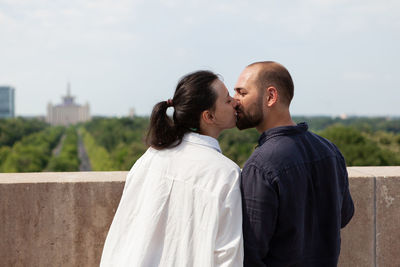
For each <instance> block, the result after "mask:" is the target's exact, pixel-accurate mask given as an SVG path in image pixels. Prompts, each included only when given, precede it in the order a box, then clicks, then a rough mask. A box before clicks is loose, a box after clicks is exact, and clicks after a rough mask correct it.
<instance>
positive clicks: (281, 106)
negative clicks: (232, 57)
mask: <svg viewBox="0 0 400 267" xmlns="http://www.w3.org/2000/svg"><path fill="white" fill-rule="evenodd" d="M293 88H294V86H293V81H292V78H291V76H290V74H289V72H288V71H287V70H286V69H285V67H283V66H282V65H280V64H278V63H275V62H270V61H268V62H257V63H253V64H251V65H249V66H248V67H246V68H245V69H244V71H243V72H242V73H241V74H240V77H239V79H238V81H237V84H236V86H235V91H236V93H235V99H236V100H237V101H238V103H239V104H238V107H237V123H236V125H237V127H238V128H239V129H246V128H251V127H255V128H256V129H257V130H258V132H260V133H261V136H260V138H259V141H258V147H257V148H256V149H255V151H254V152H253V154H252V155H251V156H250V158H249V159H248V161H247V162H246V164H245V166H244V168H243V171H242V181H241V189H242V198H243V235H244V250H245V252H244V266H251V267H256V266H268V267H273V266H307V267H310V266H324V267H326V266H336V265H337V262H338V257H339V253H340V229H341V228H342V227H344V226H345V225H346V224H347V223H348V222H349V221H350V219H351V218H352V216H353V213H354V205H353V201H352V198H351V196H350V192H349V184H348V177H347V171H346V165H345V160H344V158H343V156H342V155H341V153H340V151H339V150H338V148H337V147H336V146H335V145H334V144H332V143H331V142H329V141H328V140H326V139H324V138H322V137H320V136H318V135H316V134H314V133H311V132H309V131H308V126H307V124H306V123H300V124H297V125H296V124H295V123H294V122H293V121H292V119H291V116H290V112H289V106H290V102H291V100H292V98H293Z"/></svg>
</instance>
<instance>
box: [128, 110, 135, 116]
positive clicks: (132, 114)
mask: <svg viewBox="0 0 400 267" xmlns="http://www.w3.org/2000/svg"><path fill="white" fill-rule="evenodd" d="M128 117H129V118H131V119H133V118H134V117H135V109H134V108H130V109H129V115H128Z"/></svg>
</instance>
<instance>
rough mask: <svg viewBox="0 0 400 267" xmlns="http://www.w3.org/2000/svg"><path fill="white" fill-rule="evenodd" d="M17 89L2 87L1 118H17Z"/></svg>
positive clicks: (0, 97) (0, 91)
mask: <svg viewBox="0 0 400 267" xmlns="http://www.w3.org/2000/svg"><path fill="white" fill-rule="evenodd" d="M14 97H15V89H14V88H13V87H10V86H0V118H13V117H15V98H14Z"/></svg>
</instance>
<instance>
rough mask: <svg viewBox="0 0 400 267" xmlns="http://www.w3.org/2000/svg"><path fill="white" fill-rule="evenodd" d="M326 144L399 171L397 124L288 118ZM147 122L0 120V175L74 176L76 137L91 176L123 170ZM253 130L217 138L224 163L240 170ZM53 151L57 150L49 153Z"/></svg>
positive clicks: (350, 159) (140, 144)
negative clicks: (55, 124)
mask: <svg viewBox="0 0 400 267" xmlns="http://www.w3.org/2000/svg"><path fill="white" fill-rule="evenodd" d="M294 120H295V121H296V122H301V121H306V122H308V124H309V129H310V130H311V131H313V132H316V133H317V134H319V135H321V136H323V137H325V138H327V139H329V140H331V141H332V142H333V143H334V144H336V145H337V146H338V147H339V149H340V150H341V152H342V153H343V155H344V157H345V159H346V163H347V165H348V166H394V165H397V166H400V119H387V118H364V117H362V118H349V119H345V120H342V119H339V118H329V117H294ZM148 124H149V118H148V117H136V118H134V119H131V118H105V117H97V118H94V119H93V120H92V121H90V122H87V123H84V124H79V125H76V126H71V127H61V126H58V127H52V126H49V125H48V124H46V123H44V122H42V121H38V120H31V119H23V118H16V119H2V120H0V172H40V171H78V170H79V164H80V160H79V157H78V133H79V134H80V135H81V137H82V140H83V143H84V145H85V149H86V152H87V154H88V156H89V159H90V163H91V166H92V170H94V171H111V170H129V169H130V168H131V167H132V165H133V164H134V163H135V161H136V160H137V159H138V158H139V157H140V156H141V155H142V154H143V153H144V152H145V151H146V149H147V147H146V145H145V144H144V136H145V133H146V131H147V127H148ZM258 138H259V133H258V132H257V131H256V130H255V129H247V130H243V131H239V130H238V129H230V130H226V131H224V132H222V134H221V135H220V137H219V138H218V139H219V142H220V146H221V149H222V151H223V153H224V155H226V156H227V157H228V158H230V159H232V160H233V161H235V162H236V163H237V164H238V165H239V166H241V167H243V165H244V163H245V162H246V160H247V158H248V157H249V156H250V155H251V153H252V152H253V150H254V148H255V147H256V145H257V142H258ZM56 147H58V150H57V149H55V148H56Z"/></svg>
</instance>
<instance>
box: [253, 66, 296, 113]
mask: <svg viewBox="0 0 400 267" xmlns="http://www.w3.org/2000/svg"><path fill="white" fill-rule="evenodd" d="M247 67H259V70H258V74H257V81H258V86H259V88H267V87H270V86H274V87H275V88H276V89H277V90H278V94H279V95H280V97H281V99H282V102H283V103H285V104H287V105H288V106H289V105H290V102H291V101H292V99H293V94H294V85H293V80H292V77H291V76H290V73H289V71H288V70H287V69H286V68H285V67H284V66H282V65H281V64H279V63H277V62H274V61H261V62H255V63H252V64H250V65H249V66H247Z"/></svg>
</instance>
